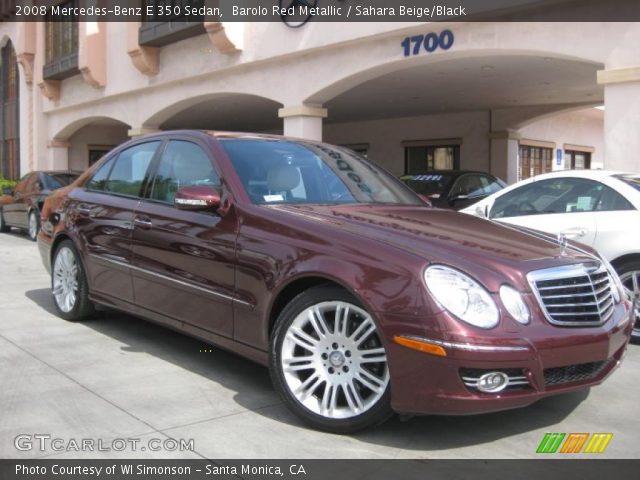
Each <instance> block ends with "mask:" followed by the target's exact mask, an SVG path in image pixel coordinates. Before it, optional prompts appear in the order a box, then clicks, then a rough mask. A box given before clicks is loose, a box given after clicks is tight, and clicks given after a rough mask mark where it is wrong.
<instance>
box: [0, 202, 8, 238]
mask: <svg viewBox="0 0 640 480" xmlns="http://www.w3.org/2000/svg"><path fill="white" fill-rule="evenodd" d="M10 230H11V227H10V226H9V225H7V224H6V223H5V221H4V214H3V213H2V209H1V208H0V232H2V233H7V232H9V231H10Z"/></svg>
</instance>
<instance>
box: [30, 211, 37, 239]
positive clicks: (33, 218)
mask: <svg viewBox="0 0 640 480" xmlns="http://www.w3.org/2000/svg"><path fill="white" fill-rule="evenodd" d="M37 235H38V218H37V217H36V214H35V212H31V213H30V214H29V237H30V238H31V239H32V240H35V239H36V237H37Z"/></svg>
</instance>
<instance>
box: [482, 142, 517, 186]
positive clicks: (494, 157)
mask: <svg viewBox="0 0 640 480" xmlns="http://www.w3.org/2000/svg"><path fill="white" fill-rule="evenodd" d="M520 138H521V137H520V134H519V133H518V132H517V131H515V130H503V131H501V132H490V133H489V140H490V141H491V151H490V155H491V158H490V160H489V161H490V165H491V173H492V174H493V175H495V176H496V177H499V178H501V179H503V180H504V181H506V182H507V183H514V182H516V181H517V180H518V149H519V146H520V145H519V143H518V142H519V140H520Z"/></svg>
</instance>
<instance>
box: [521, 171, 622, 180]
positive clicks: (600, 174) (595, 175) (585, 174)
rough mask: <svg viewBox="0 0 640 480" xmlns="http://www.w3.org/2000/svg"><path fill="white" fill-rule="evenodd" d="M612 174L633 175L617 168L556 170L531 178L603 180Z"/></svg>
mask: <svg viewBox="0 0 640 480" xmlns="http://www.w3.org/2000/svg"><path fill="white" fill-rule="evenodd" d="M614 175H633V173H630V172H623V171H619V170H556V171H555V172H547V173H541V174H540V175H536V176H535V177H533V178H534V179H535V180H545V179H547V178H558V177H577V178H587V179H590V180H603V179H604V178H607V177H612V176H614Z"/></svg>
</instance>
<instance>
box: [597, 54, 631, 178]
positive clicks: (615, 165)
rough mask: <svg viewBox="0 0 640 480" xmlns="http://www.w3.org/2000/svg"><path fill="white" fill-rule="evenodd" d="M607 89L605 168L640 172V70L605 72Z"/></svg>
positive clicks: (602, 76) (602, 74)
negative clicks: (639, 130) (639, 158)
mask: <svg viewBox="0 0 640 480" xmlns="http://www.w3.org/2000/svg"><path fill="white" fill-rule="evenodd" d="M598 83H599V84H600V85H604V168H606V169H608V170H622V171H627V172H640V160H638V152H639V151H640V135H639V134H638V128H639V126H640V66H636V67H628V68H617V69H611V70H601V71H599V72H598Z"/></svg>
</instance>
